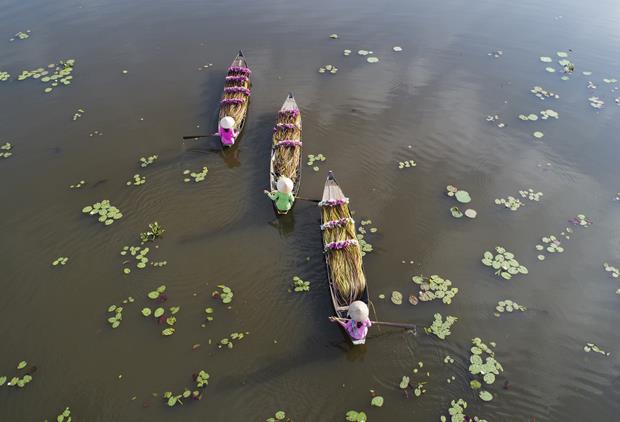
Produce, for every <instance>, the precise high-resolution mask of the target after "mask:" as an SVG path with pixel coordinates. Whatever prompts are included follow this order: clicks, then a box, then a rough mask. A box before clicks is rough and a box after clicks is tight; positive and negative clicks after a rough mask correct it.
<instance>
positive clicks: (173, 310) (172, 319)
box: [141, 284, 181, 336]
mask: <svg viewBox="0 0 620 422" xmlns="http://www.w3.org/2000/svg"><path fill="white" fill-rule="evenodd" d="M165 292H166V286H165V285H163V284H162V285H161V286H159V287H158V288H157V289H155V290H152V291H150V292H148V293H147V295H146V296H147V297H148V298H149V299H150V300H151V302H153V303H154V306H153V308H151V307H148V306H147V307H144V308H142V311H141V312H142V315H143V316H145V317H147V318H148V317H151V316H152V317H153V318H154V319H155V321H157V323H158V324H159V325H163V324H166V325H167V327H166V328H164V329H163V330H162V331H161V335H162V336H171V335H172V334H174V332H175V329H174V327H173V326H174V324H176V322H177V317H176V316H175V315H176V314H177V313H178V312H179V311H180V310H181V307H180V306H170V307H168V312H167V313H166V309H165V307H163V306H159V305H161V304H163V303H164V302H165V301H167V300H168V296H167V295H166V293H165Z"/></svg>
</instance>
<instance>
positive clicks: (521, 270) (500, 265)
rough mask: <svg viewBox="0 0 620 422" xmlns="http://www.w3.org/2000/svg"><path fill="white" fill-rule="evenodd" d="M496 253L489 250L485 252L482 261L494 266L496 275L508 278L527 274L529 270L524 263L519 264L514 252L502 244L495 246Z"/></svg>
mask: <svg viewBox="0 0 620 422" xmlns="http://www.w3.org/2000/svg"><path fill="white" fill-rule="evenodd" d="M495 252H497V253H496V254H495V255H494V254H493V253H491V252H489V251H485V252H484V256H483V257H482V263H483V264H484V265H486V266H487V267H492V268H493V269H494V270H496V271H495V275H499V276H501V277H502V278H504V279H506V280H510V279H511V278H512V276H514V275H517V274H527V273H528V270H527V268H526V267H525V266H524V265H521V264H519V261H517V260H516V259H515V255H514V254H513V253H512V252H509V251H507V250H506V249H505V248H503V247H501V246H496V247H495Z"/></svg>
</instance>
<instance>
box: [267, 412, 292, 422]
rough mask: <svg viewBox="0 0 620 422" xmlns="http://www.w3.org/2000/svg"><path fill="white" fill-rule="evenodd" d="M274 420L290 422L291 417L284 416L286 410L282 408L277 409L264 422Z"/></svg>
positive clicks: (274, 421) (272, 421)
mask: <svg viewBox="0 0 620 422" xmlns="http://www.w3.org/2000/svg"><path fill="white" fill-rule="evenodd" d="M276 421H285V422H290V421H291V419H290V418H287V417H286V412H285V411H284V410H278V411H277V412H276V413H275V414H274V415H273V416H272V417H270V418H268V419H267V420H265V422H276Z"/></svg>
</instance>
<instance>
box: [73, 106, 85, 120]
mask: <svg viewBox="0 0 620 422" xmlns="http://www.w3.org/2000/svg"><path fill="white" fill-rule="evenodd" d="M84 113H86V111H84V110H82V109H81V108H78V109H77V111H76V112H75V113H73V121H74V122H75V121H76V120H77V119H80V118H81V117H82V116H83V115H84Z"/></svg>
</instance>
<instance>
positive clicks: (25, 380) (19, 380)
mask: <svg viewBox="0 0 620 422" xmlns="http://www.w3.org/2000/svg"><path fill="white" fill-rule="evenodd" d="M27 366H28V362H27V361H25V360H22V361H20V362H19V363H18V364H17V371H19V372H18V374H17V375H15V376H12V377H11V378H10V379H9V377H8V376H6V375H2V376H0V387H2V386H5V385H6V386H7V387H17V388H24V387H25V386H26V385H28V384H29V383H30V382H31V381H32V375H31V373H32V372H34V371H35V370H36V366H33V367H32V368H30V373H26V374H24V371H25V370H26V367H27ZM21 374H23V375H21ZM7 381H8V382H7Z"/></svg>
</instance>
